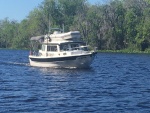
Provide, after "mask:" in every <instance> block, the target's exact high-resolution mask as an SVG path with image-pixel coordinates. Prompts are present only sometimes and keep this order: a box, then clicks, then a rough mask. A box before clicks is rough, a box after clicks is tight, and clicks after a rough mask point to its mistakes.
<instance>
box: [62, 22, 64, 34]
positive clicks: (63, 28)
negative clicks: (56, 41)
mask: <svg viewBox="0 0 150 113" xmlns="http://www.w3.org/2000/svg"><path fill="white" fill-rule="evenodd" d="M62 27H63V33H64V32H65V27H64V23H63V24H62Z"/></svg>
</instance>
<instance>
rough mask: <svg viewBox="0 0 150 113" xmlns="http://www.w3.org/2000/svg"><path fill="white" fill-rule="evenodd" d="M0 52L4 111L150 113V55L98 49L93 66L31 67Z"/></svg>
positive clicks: (20, 56) (20, 54) (21, 56)
mask: <svg viewBox="0 0 150 113" xmlns="http://www.w3.org/2000/svg"><path fill="white" fill-rule="evenodd" d="M28 53H29V51H26V50H0V54H1V56H0V84H1V85H0V113H23V112H25V113H37V112H38V113H40V112H41V113H84V112H85V113H148V112H150V55H149V54H119V53H98V54H97V56H96V58H95V60H94V62H93V64H92V65H91V68H89V69H51V68H37V67H31V66H30V65H29V61H28Z"/></svg>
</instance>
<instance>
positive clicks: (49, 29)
mask: <svg viewBox="0 0 150 113" xmlns="http://www.w3.org/2000/svg"><path fill="white" fill-rule="evenodd" d="M48 24H49V25H48V33H50V31H51V28H50V14H49V19H48Z"/></svg>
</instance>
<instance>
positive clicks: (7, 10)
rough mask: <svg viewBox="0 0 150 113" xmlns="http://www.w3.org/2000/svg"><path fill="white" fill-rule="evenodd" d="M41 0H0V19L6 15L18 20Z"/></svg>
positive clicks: (91, 1)
mask: <svg viewBox="0 0 150 113" xmlns="http://www.w3.org/2000/svg"><path fill="white" fill-rule="evenodd" d="M43 1H44V0H0V20H3V19H5V18H6V17H7V18H8V19H9V20H17V21H18V22H20V21H21V20H23V19H25V18H26V17H27V16H28V15H29V12H30V11H32V10H33V9H34V8H36V7H38V6H39V5H40V4H41V3H42V2H43ZM98 1H101V0H88V2H89V3H91V4H95V3H97V2H98Z"/></svg>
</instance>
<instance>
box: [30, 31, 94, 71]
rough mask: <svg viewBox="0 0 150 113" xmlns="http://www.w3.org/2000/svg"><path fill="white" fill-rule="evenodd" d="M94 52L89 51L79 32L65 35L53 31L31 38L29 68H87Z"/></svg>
mask: <svg viewBox="0 0 150 113" xmlns="http://www.w3.org/2000/svg"><path fill="white" fill-rule="evenodd" d="M95 54H96V52H95V51H89V50H88V46H86V44H85V43H84V42H83V41H82V40H81V36H80V32H79V31H70V32H67V33H64V32H62V31H61V30H58V29H55V31H54V32H53V33H52V34H47V35H42V36H36V37H31V50H30V55H29V61H30V65H31V66H37V67H52V68H88V67H90V65H91V63H92V61H93V59H94V56H95Z"/></svg>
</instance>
